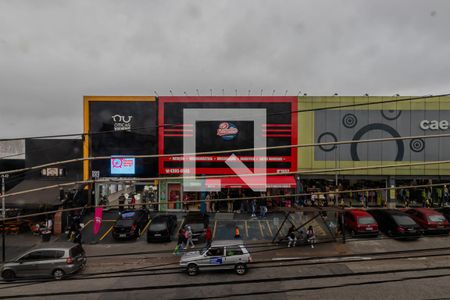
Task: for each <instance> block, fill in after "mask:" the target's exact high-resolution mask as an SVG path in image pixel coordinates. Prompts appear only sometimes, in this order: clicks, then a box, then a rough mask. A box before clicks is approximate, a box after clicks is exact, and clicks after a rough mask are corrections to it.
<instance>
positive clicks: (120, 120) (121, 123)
mask: <svg viewBox="0 0 450 300" xmlns="http://www.w3.org/2000/svg"><path fill="white" fill-rule="evenodd" d="M111 118H112V120H113V123H114V130H115V131H121V130H131V119H133V116H122V115H114V116H112V117H111Z"/></svg>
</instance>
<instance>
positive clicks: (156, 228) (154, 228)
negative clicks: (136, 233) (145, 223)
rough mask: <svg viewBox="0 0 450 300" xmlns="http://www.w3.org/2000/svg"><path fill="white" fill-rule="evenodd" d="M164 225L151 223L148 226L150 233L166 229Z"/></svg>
mask: <svg viewBox="0 0 450 300" xmlns="http://www.w3.org/2000/svg"><path fill="white" fill-rule="evenodd" d="M166 228H167V226H166V223H152V224H150V231H159V230H164V229H166Z"/></svg>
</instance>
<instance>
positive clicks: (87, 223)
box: [81, 220, 92, 230]
mask: <svg viewBox="0 0 450 300" xmlns="http://www.w3.org/2000/svg"><path fill="white" fill-rule="evenodd" d="M91 223H92V220H89V221H87V222H86V224H84V226H83V228H82V229H81V230H84V229H85V228H86V227H87V226H88V225H89V224H91Z"/></svg>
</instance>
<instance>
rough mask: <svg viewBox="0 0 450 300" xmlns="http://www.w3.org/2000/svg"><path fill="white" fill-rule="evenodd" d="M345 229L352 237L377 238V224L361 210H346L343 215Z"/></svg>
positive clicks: (369, 215)
mask: <svg viewBox="0 0 450 300" xmlns="http://www.w3.org/2000/svg"><path fill="white" fill-rule="evenodd" d="M344 224H345V228H346V229H347V230H349V231H350V233H351V235H352V236H357V235H365V236H378V223H377V221H375V219H374V218H373V217H372V215H371V214H369V213H368V212H367V211H365V210H363V209H347V210H345V213H344Z"/></svg>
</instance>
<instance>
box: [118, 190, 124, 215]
mask: <svg viewBox="0 0 450 300" xmlns="http://www.w3.org/2000/svg"><path fill="white" fill-rule="evenodd" d="M124 204H125V196H124V194H123V193H122V194H120V197H119V211H120V212H122V211H123V208H124Z"/></svg>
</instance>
